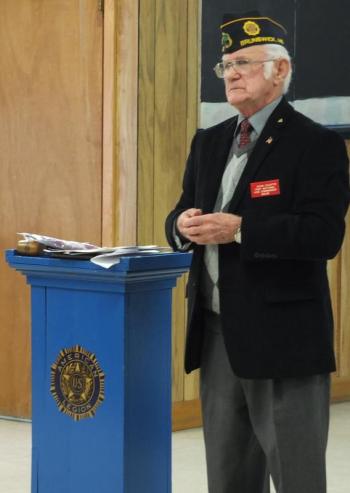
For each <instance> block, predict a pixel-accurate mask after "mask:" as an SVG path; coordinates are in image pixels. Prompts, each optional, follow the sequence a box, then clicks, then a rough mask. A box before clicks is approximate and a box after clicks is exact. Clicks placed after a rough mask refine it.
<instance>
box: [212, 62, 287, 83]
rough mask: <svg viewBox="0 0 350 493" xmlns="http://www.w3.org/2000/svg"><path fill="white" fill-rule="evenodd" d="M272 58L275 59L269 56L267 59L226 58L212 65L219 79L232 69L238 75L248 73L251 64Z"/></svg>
mask: <svg viewBox="0 0 350 493" xmlns="http://www.w3.org/2000/svg"><path fill="white" fill-rule="evenodd" d="M274 60H277V59H276V58H269V59H268V60H245V59H240V60H227V61H223V62H219V63H217V64H216V65H215V67H214V71H215V74H216V76H217V77H219V79H223V78H224V77H225V76H226V75H227V73H228V72H229V71H230V70H232V69H235V71H236V72H237V74H239V75H248V74H250V72H251V71H252V68H253V65H255V64H256V63H265V62H273V61H274Z"/></svg>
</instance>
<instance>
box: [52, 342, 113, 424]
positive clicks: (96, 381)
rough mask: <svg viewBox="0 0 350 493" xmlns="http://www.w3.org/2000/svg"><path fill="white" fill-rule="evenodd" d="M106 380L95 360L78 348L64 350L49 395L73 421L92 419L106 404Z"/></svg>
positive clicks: (91, 354)
mask: <svg viewBox="0 0 350 493" xmlns="http://www.w3.org/2000/svg"><path fill="white" fill-rule="evenodd" d="M104 378H105V376H104V374H103V372H102V370H101V368H100V366H99V364H98V362H97V359H96V356H95V355H94V354H93V353H89V351H86V349H83V348H82V347H81V346H79V345H76V346H74V347H71V348H68V349H62V351H61V352H60V354H59V355H58V358H57V360H56V362H55V363H54V364H53V365H52V366H51V387H50V391H51V394H52V395H53V397H54V399H55V400H56V402H57V406H58V408H59V410H60V411H61V412H62V413H64V414H67V415H68V416H70V417H71V418H73V419H74V421H79V420H80V419H83V418H92V417H93V416H94V415H95V412H96V408H97V407H98V406H99V405H100V404H101V402H102V401H103V400H104Z"/></svg>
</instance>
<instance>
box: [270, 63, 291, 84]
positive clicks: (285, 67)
mask: <svg viewBox="0 0 350 493" xmlns="http://www.w3.org/2000/svg"><path fill="white" fill-rule="evenodd" d="M275 67H276V68H275V74H274V83H275V85H278V84H280V82H281V81H283V80H284V79H285V78H286V77H287V75H288V73H289V71H290V64H289V62H288V60H285V59H284V58H281V59H280V60H278V61H277V63H276V65H275Z"/></svg>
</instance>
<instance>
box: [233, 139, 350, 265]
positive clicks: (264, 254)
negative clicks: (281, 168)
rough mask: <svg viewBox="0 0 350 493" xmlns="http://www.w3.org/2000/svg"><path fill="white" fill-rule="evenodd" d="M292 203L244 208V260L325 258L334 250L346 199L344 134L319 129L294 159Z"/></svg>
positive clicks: (339, 241)
mask: <svg viewBox="0 0 350 493" xmlns="http://www.w3.org/2000/svg"><path fill="white" fill-rule="evenodd" d="M295 190H296V191H295V201H294V207H293V209H292V211H291V212H290V213H287V212H286V213H277V214H275V215H273V214H271V215H267V214H265V215H264V214H261V215H259V214H257V212H256V211H246V212H243V218H242V245H241V257H242V259H244V260H273V259H295V260H326V259H330V258H333V257H334V256H335V255H336V254H337V252H338V251H339V249H340V247H341V244H342V241H343V237H344V231H345V219H344V218H345V214H346V211H347V208H348V204H349V169H348V157H347V153H346V147H345V144H344V141H343V139H342V138H341V137H340V136H339V135H338V134H336V133H335V132H333V131H328V130H327V131H325V132H319V133H318V135H317V137H314V138H313V140H312V143H311V144H310V145H309V146H308V148H307V150H306V152H305V153H304V154H303V157H302V161H301V162H300V163H298V171H297V181H296V189H295Z"/></svg>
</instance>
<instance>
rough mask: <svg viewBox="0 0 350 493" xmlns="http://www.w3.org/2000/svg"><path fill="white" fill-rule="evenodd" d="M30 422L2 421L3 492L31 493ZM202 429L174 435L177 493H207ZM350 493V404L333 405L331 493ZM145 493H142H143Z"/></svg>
mask: <svg viewBox="0 0 350 493" xmlns="http://www.w3.org/2000/svg"><path fill="white" fill-rule="evenodd" d="M30 440H31V426H30V423H23V422H16V421H9V420H1V419H0V493H30ZM206 492H207V486H206V478H205V460H204V448H203V440H202V430H201V429H199V428H198V429H194V430H186V431H180V432H177V433H174V434H173V493H206ZM349 492H350V402H349V403H342V404H333V405H332V407H331V429H330V436H329V446H328V493H349ZM140 493H141V492H140Z"/></svg>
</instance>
